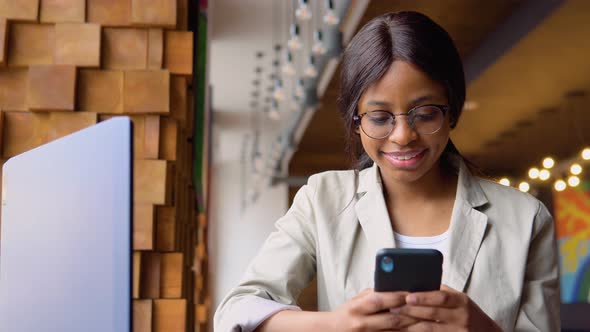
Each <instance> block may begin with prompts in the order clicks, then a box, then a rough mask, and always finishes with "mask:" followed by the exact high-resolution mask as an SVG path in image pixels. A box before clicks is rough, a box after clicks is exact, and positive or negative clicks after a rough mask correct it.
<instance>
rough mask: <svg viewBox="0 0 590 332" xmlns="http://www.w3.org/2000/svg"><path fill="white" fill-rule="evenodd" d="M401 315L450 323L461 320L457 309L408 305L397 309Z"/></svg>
mask: <svg viewBox="0 0 590 332" xmlns="http://www.w3.org/2000/svg"><path fill="white" fill-rule="evenodd" d="M397 312H399V313H400V314H401V315H405V316H409V317H413V318H416V319H419V320H426V321H430V322H439V323H441V322H442V323H449V322H456V321H458V320H461V319H460V318H461V317H462V315H460V313H459V312H458V310H457V309H448V308H442V307H422V306H413V305H407V306H404V307H402V308H400V309H399V310H397Z"/></svg>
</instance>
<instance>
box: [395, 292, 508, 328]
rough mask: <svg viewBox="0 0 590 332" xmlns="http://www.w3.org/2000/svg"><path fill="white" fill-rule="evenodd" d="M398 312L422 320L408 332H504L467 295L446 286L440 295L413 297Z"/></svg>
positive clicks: (431, 293) (418, 295)
mask: <svg viewBox="0 0 590 332" xmlns="http://www.w3.org/2000/svg"><path fill="white" fill-rule="evenodd" d="M405 302H406V305H405V306H404V307H402V308H399V309H396V310H394V312H397V313H399V314H400V315H404V316H409V317H413V318H416V319H419V320H420V322H418V323H416V324H413V325H411V326H408V327H407V328H406V329H404V331H453V332H455V331H482V332H487V331H490V332H492V331H494V332H495V331H502V330H501V329H500V327H498V325H497V324H496V323H495V322H494V321H493V320H492V319H491V318H490V317H488V316H487V315H486V314H485V313H484V312H483V311H482V310H481V309H480V308H479V307H478V306H477V304H475V302H473V301H472V300H471V299H470V298H469V297H468V296H467V294H465V293H461V292H458V291H456V290H454V289H452V288H450V287H447V286H445V285H443V286H442V287H441V290H440V291H434V292H423V293H412V294H409V295H407V296H406V298H405Z"/></svg>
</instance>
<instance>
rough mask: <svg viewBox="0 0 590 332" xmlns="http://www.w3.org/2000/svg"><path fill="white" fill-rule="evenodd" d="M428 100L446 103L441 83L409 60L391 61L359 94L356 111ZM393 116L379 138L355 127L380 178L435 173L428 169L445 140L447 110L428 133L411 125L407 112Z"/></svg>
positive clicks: (405, 107) (397, 109)
mask: <svg viewBox="0 0 590 332" xmlns="http://www.w3.org/2000/svg"><path fill="white" fill-rule="evenodd" d="M428 104H436V105H448V99H447V96H446V92H445V88H444V87H443V85H441V84H440V83H438V82H436V81H434V80H432V79H431V78H430V77H428V75H426V74H425V73H424V72H422V71H421V70H420V69H418V67H416V66H415V65H413V64H410V63H408V62H404V61H394V62H393V64H392V65H391V67H390V68H389V70H388V71H387V72H386V73H385V75H384V76H383V78H381V80H379V81H377V82H376V83H374V84H373V85H371V86H369V88H368V89H367V90H366V91H365V93H364V94H363V95H362V96H361V99H360V102H359V104H358V114H359V116H360V115H362V114H364V113H367V112H371V111H378V110H380V111H388V112H391V113H393V114H399V113H407V112H408V111H410V110H411V109H413V108H414V107H416V106H421V105H428ZM365 116H367V115H365ZM395 120H396V121H395V126H394V129H393V131H392V132H391V134H389V136H387V137H385V138H382V139H374V138H371V137H369V136H367V134H366V133H365V132H364V131H363V130H361V129H360V127H359V128H357V132H358V133H359V134H360V136H361V142H362V145H363V148H364V150H365V152H366V153H367V154H368V155H369V157H370V158H371V159H372V160H373V161H374V162H375V163H377V165H378V166H379V168H380V170H381V175H382V177H384V180H385V179H392V180H395V181H401V182H405V183H411V182H416V181H418V180H420V179H422V178H423V177H424V176H425V175H427V174H435V173H432V172H431V171H434V172H438V167H439V158H440V156H441V154H442V152H443V150H444V149H445V146H446V145H447V142H448V140H449V134H450V125H449V114H448V112H446V115H445V117H444V121H443V124H442V127H441V128H440V129H439V130H438V131H437V132H435V133H434V134H430V135H428V134H426V135H425V134H420V133H418V132H416V130H414V129H412V128H411V127H410V126H409V125H408V122H407V116H400V117H396V119H395ZM363 121H367V120H363Z"/></svg>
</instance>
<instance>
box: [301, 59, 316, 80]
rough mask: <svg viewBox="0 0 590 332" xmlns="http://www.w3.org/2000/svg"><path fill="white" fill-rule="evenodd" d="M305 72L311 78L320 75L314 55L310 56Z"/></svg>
mask: <svg viewBox="0 0 590 332" xmlns="http://www.w3.org/2000/svg"><path fill="white" fill-rule="evenodd" d="M303 74H304V75H305V76H307V77H309V78H314V77H317V76H318V71H317V69H316V68H315V59H314V57H313V55H310V56H309V61H308V62H307V66H306V67H305V70H304V71H303Z"/></svg>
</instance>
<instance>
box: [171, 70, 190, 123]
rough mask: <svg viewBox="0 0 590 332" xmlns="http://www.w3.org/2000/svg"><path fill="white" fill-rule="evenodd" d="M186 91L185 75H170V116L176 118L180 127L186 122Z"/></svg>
mask: <svg viewBox="0 0 590 332" xmlns="http://www.w3.org/2000/svg"><path fill="white" fill-rule="evenodd" d="M186 91H187V84H186V77H184V76H178V75H172V76H170V117H171V118H173V119H175V120H177V121H178V123H179V124H180V126H181V127H184V126H185V122H186V112H187V106H188V105H187V99H186Z"/></svg>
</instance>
